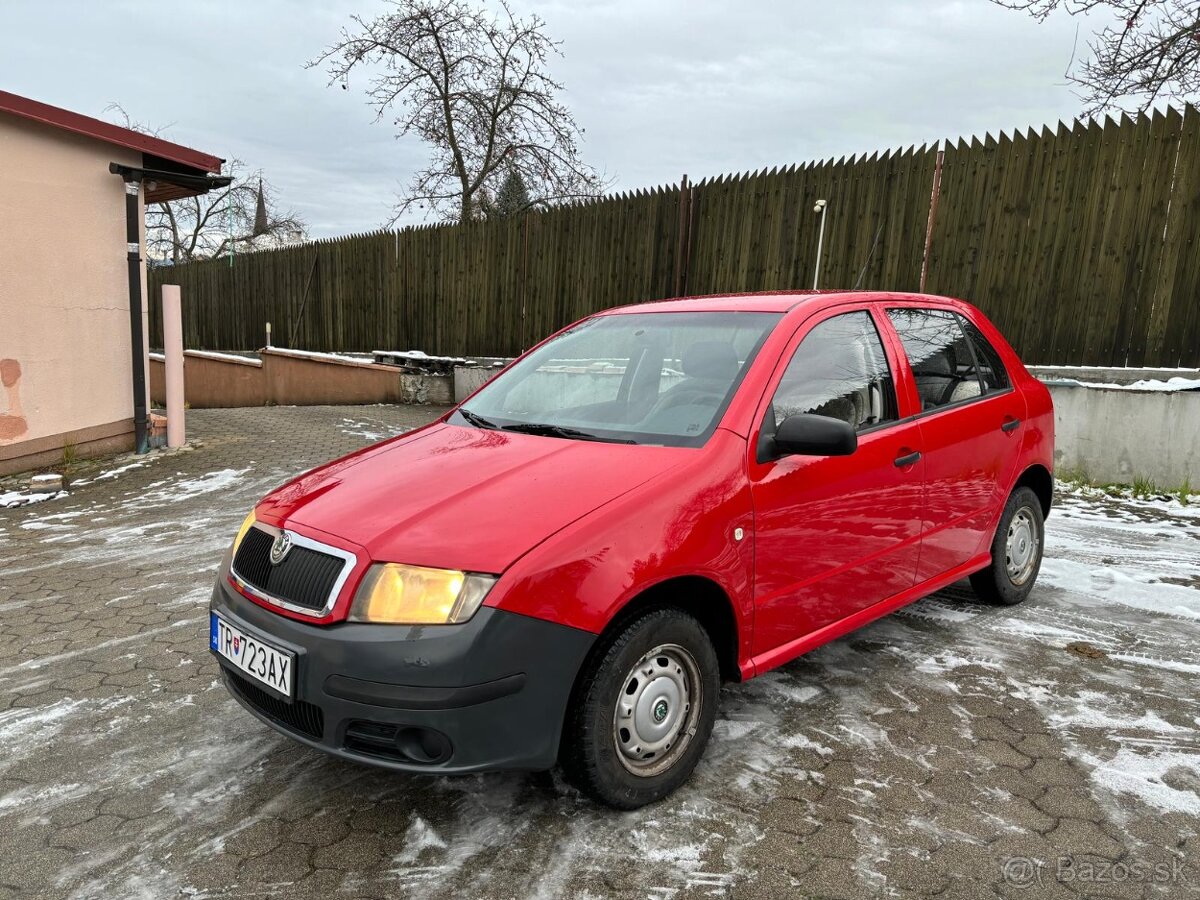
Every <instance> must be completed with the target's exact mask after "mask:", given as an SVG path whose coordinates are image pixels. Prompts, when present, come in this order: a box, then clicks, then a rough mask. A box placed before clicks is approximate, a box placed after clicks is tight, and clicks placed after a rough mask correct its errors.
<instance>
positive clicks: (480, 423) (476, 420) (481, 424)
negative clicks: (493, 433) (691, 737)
mask: <svg viewBox="0 0 1200 900" xmlns="http://www.w3.org/2000/svg"><path fill="white" fill-rule="evenodd" d="M458 414H459V415H460V416H462V417H463V418H464V419H466V420H467V421H468V422H470V423H471V424H472V425H474V426H475V427H476V428H491V429H495V428H499V427H500V426H498V425H497V424H496V423H495V422H492V421H491V420H489V419H485V418H484V417H483V416H479V415H476V414H475V413H473V412H471V411H470V410H469V409H464V408H463V407H461V406H460V407H459V408H458Z"/></svg>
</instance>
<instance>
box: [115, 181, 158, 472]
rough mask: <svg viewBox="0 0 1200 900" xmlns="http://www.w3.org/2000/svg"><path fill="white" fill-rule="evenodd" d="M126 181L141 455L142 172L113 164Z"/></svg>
mask: <svg viewBox="0 0 1200 900" xmlns="http://www.w3.org/2000/svg"><path fill="white" fill-rule="evenodd" d="M108 169H109V171H110V172H112V173H113V174H114V175H120V176H121V178H122V179H123V180H124V182H125V241H126V247H125V249H126V253H125V258H126V260H127V261H128V264H129V338H130V343H131V344H132V354H131V356H132V363H133V435H134V449H135V450H136V451H137V452H138V453H149V452H150V439H149V436H148V434H147V426H148V424H149V422H148V416H147V410H146V360H145V356H144V349H145V348H144V346H143V345H144V343H145V334H144V332H143V330H142V254H141V250H142V229H141V221H140V212H141V211H140V210H139V209H138V195H139V193H140V192H141V188H142V174H143V173H142V172H141V171H140V170H138V169H130V168H127V167H125V166H118V165H117V164H116V163H112V164H111V165H109V167H108Z"/></svg>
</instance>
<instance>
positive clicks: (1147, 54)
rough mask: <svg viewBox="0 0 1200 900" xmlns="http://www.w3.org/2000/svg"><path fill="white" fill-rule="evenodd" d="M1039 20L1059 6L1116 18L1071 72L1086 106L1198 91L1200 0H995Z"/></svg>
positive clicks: (1142, 103)
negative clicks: (1086, 56)
mask: <svg viewBox="0 0 1200 900" xmlns="http://www.w3.org/2000/svg"><path fill="white" fill-rule="evenodd" d="M992 2H993V3H996V4H998V5H1000V6H1003V7H1006V8H1008V9H1016V10H1021V11H1023V12H1027V13H1029V14H1030V15H1032V16H1033V17H1034V18H1036V19H1038V20H1039V21H1042V20H1044V19H1045V18H1046V17H1047V16H1049V15H1050V14H1051V13H1052V12H1054V11H1055V10H1056V9H1063V10H1065V11H1066V12H1067V13H1068V14H1069V15H1072V16H1077V15H1082V14H1087V13H1105V12H1107V13H1109V14H1111V15H1112V17H1113V18H1114V19H1115V21H1114V22H1112V23H1111V24H1109V25H1106V26H1105V27H1104V28H1103V29H1102V30H1101V31H1100V32H1099V33H1098V34H1097V35H1096V36H1095V37H1094V38H1093V39H1092V41H1091V42H1090V44H1089V45H1088V46H1089V50H1090V51H1091V54H1090V56H1089V57H1088V58H1087V59H1085V60H1084V61H1083V62H1082V63H1080V64H1079V65H1078V66H1077V67H1076V68H1075V69H1074V70H1073V71H1072V70H1069V71H1068V73H1067V77H1068V78H1069V79H1070V80H1071V81H1073V82H1074V83H1075V84H1076V85H1078V86H1079V87H1080V88H1081V89H1082V94H1081V96H1082V99H1083V101H1084V103H1085V104H1086V110H1085V111H1086V112H1088V113H1097V112H1101V111H1103V110H1106V109H1123V108H1133V109H1136V110H1137V111H1138V112H1145V111H1146V110H1147V109H1149V108H1150V107H1151V106H1153V104H1154V102H1155V101H1156V100H1160V99H1164V100H1172V99H1173V100H1185V101H1192V100H1195V99H1196V97H1197V96H1200V2H1197V0H992Z"/></svg>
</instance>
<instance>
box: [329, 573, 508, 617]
mask: <svg viewBox="0 0 1200 900" xmlns="http://www.w3.org/2000/svg"><path fill="white" fill-rule="evenodd" d="M495 583H496V579H495V578H494V577H493V576H491V575H468V574H467V573H466V572H458V571H455V570H453V569H425V568H422V567H421V566H402V565H399V564H398V563H377V564H376V565H373V566H371V568H370V569H368V570H367V574H366V576H365V577H364V578H363V580H362V584H361V585H359V588H358V592H357V593H356V594H355V595H354V603H353V604H352V605H351V607H350V617H349V619H350V621H351V622H375V623H387V624H391V625H456V624H458V623H460V622H465V621H467V619H469V618H471V616H473V615H475V611H476V610H477V609H479V605H480V604H481V603H483V598H484V597H486V596H487V593H488V591H490V590H491V589H492V585H493V584H495Z"/></svg>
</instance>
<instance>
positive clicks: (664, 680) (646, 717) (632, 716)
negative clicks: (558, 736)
mask: <svg viewBox="0 0 1200 900" xmlns="http://www.w3.org/2000/svg"><path fill="white" fill-rule="evenodd" d="M701 684H702V682H701V680H700V667H699V666H698V665H697V664H696V659H695V657H693V656H692V654H691V653H689V652H688V651H687V650H685V649H684V648H683V647H680V646H679V645H678V644H660V645H659V646H657V647H655V648H654V649H653V650H651V651H650V652H649V653H646V654H644V655H643V656H642V658H641V659H639V660H638V661H637V663H636V664H635V665H634V666H633V667H632V668H631V669H630V670H629V672H628V673H627V674H626V675H625V678H624V680H623V681H622V682H621V693H620V695H619V696H618V697H617V703H616V708H615V709H614V710H613V745H614V746H615V747H616V750H617V759H619V760H620V761H621V765H623V766H624V767H625V768H626V770H627V771H629V772H632V773H633V774H634V775H638V776H641V777H643V778H650V777H652V776H654V775H658V774H660V773H662V772H665V771H666V770H667V769H669V768H671V766H673V765H674V764H675V762H676V761H677V760H678V759H679V757H680V756H682V755H683V753H684V751H685V750H686V748H687V746H688V744H690V743H691V740H692V738H693V737H694V736H695V734H696V729H697V727H698V725H699V722H700V707H701V703H702V702H703V696H702V693H701V690H702V689H701Z"/></svg>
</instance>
